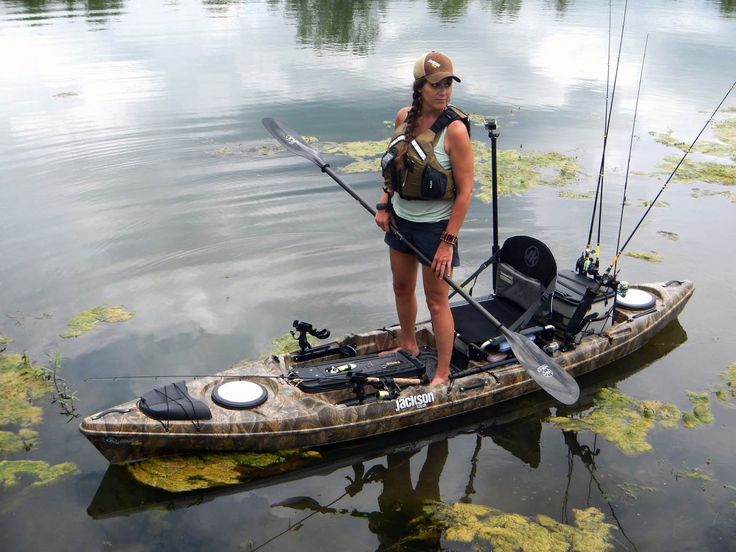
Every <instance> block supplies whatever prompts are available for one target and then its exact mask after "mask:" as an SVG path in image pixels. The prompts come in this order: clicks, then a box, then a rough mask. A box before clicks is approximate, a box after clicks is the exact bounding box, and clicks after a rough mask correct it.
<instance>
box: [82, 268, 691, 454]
mask: <svg viewBox="0 0 736 552" xmlns="http://www.w3.org/2000/svg"><path fill="white" fill-rule="evenodd" d="M632 288H634V290H638V291H639V292H640V293H642V294H644V295H645V296H646V297H648V298H649V300H650V302H649V303H648V304H645V305H638V304H637V305H627V304H626V303H625V302H624V303H622V304H619V303H617V302H615V301H613V299H611V304H610V306H609V307H606V309H604V310H605V321H604V323H602V324H601V327H597V328H595V329H594V330H589V331H585V330H581V331H579V332H577V333H576V335H575V336H574V339H572V340H571V339H570V336H567V337H568V339H563V336H562V334H563V333H564V330H565V324H564V320H567V319H568V318H569V316H568V317H566V315H565V312H564V311H565V308H566V304H565V299H566V298H565V295H564V293H563V292H560V293H558V292H557V291H556V292H555V300H556V306H555V309H554V312H552V313H550V314H551V315H552V316H556V317H557V319H558V320H557V323H556V324H555V325H554V327H553V326H545V327H543V328H539V331H538V332H536V333H535V334H534V335H535V336H536V340H537V341H536V343H537V345H539V347H540V348H543V349H544V350H545V351H546V352H547V353H548V354H549V355H550V356H551V357H552V358H553V359H554V360H555V361H556V362H557V363H558V364H559V366H560V367H561V368H562V369H563V370H564V371H565V372H567V373H569V374H570V375H571V376H573V377H578V376H581V375H583V374H585V373H588V372H591V371H593V370H596V369H598V368H600V367H603V366H605V365H607V364H610V363H611V362H613V361H615V360H617V359H620V358H622V357H624V356H626V355H628V354H630V353H632V352H634V351H636V350H637V349H639V348H641V347H642V346H643V345H645V344H646V343H647V342H648V341H649V340H651V339H652V337H654V335H656V334H657V333H658V332H660V331H661V330H662V329H664V327H665V326H667V325H668V324H669V323H670V322H672V321H673V320H674V319H675V318H677V316H678V315H679V313H680V312H681V311H682V309H683V308H684V307H685V304H686V303H687V301H688V300H689V298H690V297H691V295H692V293H693V290H694V286H693V284H692V282H689V281H670V282H667V283H656V284H641V285H637V286H632ZM608 300H609V298H608V297H604V300H603V302H604V303H605V304H608ZM461 310H462V309H456V311H455V312H456V314H455V316H456V326H462V324H461V323H460V324H458V322H457V320H458V318H459V316H460V313H461ZM587 318H588V319H590V320H588V323H589V322H590V321H591V320H594V319H597V318H601V317H599V316H592V315H591V316H589V317H587ZM560 319H562V320H563V321H560ZM531 333H533V332H531V331H530V334H531ZM398 335H399V329H398V328H396V327H393V328H387V329H382V330H376V331H371V332H367V333H362V334H353V335H347V336H345V337H343V338H341V339H339V340H336V341H334V342H331V343H330V345H329V347H326V348H327V352H328V353H330V354H328V355H325V356H319V355H317V356H316V358H309V355H305V351H304V350H301V351H295V352H294V353H291V354H287V355H283V356H278V357H272V358H269V359H268V360H266V361H253V362H245V363H242V364H239V365H237V366H235V367H233V368H231V369H229V370H226V371H224V372H221V373H219V374H215V375H212V376H208V377H201V378H195V379H191V380H188V381H182V382H177V383H174V384H169V385H165V386H163V387H160V388H158V389H153V390H151V391H150V392H149V393H146V394H144V395H143V396H142V397H140V398H138V399H135V400H132V401H129V402H127V403H124V404H121V405H118V406H115V407H113V408H110V409H107V410H104V411H102V412H98V413H96V414H93V415H91V416H88V417H86V418H85V419H84V420H83V421H82V423H81V424H80V430H81V432H82V433H83V434H84V435H85V436H86V437H87V438H88V439H89V440H90V441H91V442H92V444H93V445H94V446H95V447H97V449H98V450H99V451H100V452H101V453H102V454H103V455H104V456H105V458H107V459H108V460H109V461H110V462H111V463H114V464H117V463H127V462H134V461H137V460H142V459H145V458H149V457H154V456H162V455H167V454H180V453H185V452H193V451H234V450H251V451H277V450H284V449H290V448H302V447H319V446H323V445H330V444H335V443H340V442H346V441H355V440H363V439H368V438H372V437H375V436H379V435H383V434H387V433H390V432H395V431H400V430H404V429H408V428H412V427H417V426H420V425H424V424H429V423H432V422H436V421H439V420H443V419H447V418H450V417H452V416H456V415H460V414H465V413H468V412H471V411H475V410H479V409H483V408H487V407H490V406H493V405H495V404H498V403H501V402H503V401H509V400H511V399H514V398H517V397H521V396H523V395H527V394H530V393H534V392H536V391H539V389H540V388H539V386H538V385H537V383H535V382H534V380H532V379H531V378H530V376H529V374H528V372H527V371H526V370H525V369H524V368H523V367H522V366H521V365H520V364H519V363H517V362H516V361H515V359H514V357H513V354H512V352H511V351H509V350H508V347H506V348H505V347H504V343H503V341H499V340H495V341H494V340H492V339H488V340H486V339H484V340H483V343H481V341H480V340H477V339H476V340H475V341H472V340H471V341H468V342H467V343H466V344H465V347H463V346H462V344H460V345H459V346H458V347H457V351H456V352H455V354H454V355H453V361H452V373H453V379H452V381H451V383H450V385H447V386H439V387H431V388H430V387H428V386H427V385H426V384H425V383H424V382H426V381H427V374H428V373H429V374H430V375H431V373H432V370H433V367H434V366H433V362H434V360H435V356H434V354H433V347H434V337H433V334H432V330H431V324H429V323H424V324H420V325H418V326H417V339H418V342H419V344H420V346H421V347H422V353H421V354H420V355H419V356H418V357H413V356H411V355H408V354H406V353H403V352H395V353H392V354H387V355H378V353H379V352H381V351H387V350H391V349H393V348H395V347H397V346H398V343H399V341H398ZM561 343H562V344H563V345H564V346H562V347H560V346H559V345H560V344H561ZM305 357H306V358H305Z"/></svg>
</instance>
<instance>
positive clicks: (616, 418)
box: [548, 388, 681, 455]
mask: <svg viewBox="0 0 736 552" xmlns="http://www.w3.org/2000/svg"><path fill="white" fill-rule="evenodd" d="M680 418H681V414H680V411H679V409H678V408H677V407H676V406H675V405H673V404H669V403H662V402H660V401H653V400H649V401H637V400H635V399H633V398H631V397H627V396H626V395H624V394H623V393H621V392H620V391H618V390H617V389H609V388H603V389H601V390H599V391H598V393H596V395H595V397H594V399H593V406H592V407H591V408H590V409H589V410H587V411H585V412H583V413H581V414H578V415H577V416H576V417H563V416H554V417H551V418H549V420H548V421H549V422H551V423H553V424H554V425H555V426H557V427H559V428H560V429H562V430H563V431H590V432H593V433H597V434H599V435H601V436H602V437H603V438H604V439H606V440H607V441H610V442H611V443H613V444H614V445H616V446H617V447H618V448H619V449H620V450H621V451H623V452H624V453H626V454H630V455H633V454H641V453H644V452H649V451H651V450H652V446H651V445H650V444H649V442H648V441H647V434H648V433H649V431H650V430H651V429H653V428H654V427H655V426H656V425H657V424H659V425H660V426H662V427H675V426H676V425H677V424H678V422H679V420H680Z"/></svg>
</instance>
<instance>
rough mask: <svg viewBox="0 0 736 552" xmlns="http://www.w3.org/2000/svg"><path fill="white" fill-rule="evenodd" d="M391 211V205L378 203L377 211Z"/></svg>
mask: <svg viewBox="0 0 736 552" xmlns="http://www.w3.org/2000/svg"><path fill="white" fill-rule="evenodd" d="M389 209H391V204H390V203H376V211H388V210H389Z"/></svg>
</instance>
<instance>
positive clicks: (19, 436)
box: [0, 428, 38, 457]
mask: <svg viewBox="0 0 736 552" xmlns="http://www.w3.org/2000/svg"><path fill="white" fill-rule="evenodd" d="M37 445H38V433H37V432H36V431H33V430H32V429H27V428H21V429H20V430H19V431H18V433H13V432H12V431H0V456H3V457H6V456H9V455H11V454H15V453H18V452H22V451H24V450H25V451H28V450H31V448H33V447H35V446H37Z"/></svg>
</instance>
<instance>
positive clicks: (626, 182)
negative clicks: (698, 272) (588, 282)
mask: <svg viewBox="0 0 736 552" xmlns="http://www.w3.org/2000/svg"><path fill="white" fill-rule="evenodd" d="M648 45H649V35H647V38H646V41H645V42H644V55H643V56H642V58H641V70H640V71H639V86H638V88H637V90H636V103H635V104H634V120H633V121H632V123H631V136H630V137H629V157H628V159H627V161H626V176H625V178H624V193H623V197H622V199H621V214H620V216H619V219H618V236H617V238H616V251H618V248H619V245H620V244H621V229H622V228H623V224H624V208H625V206H626V190H627V189H628V186H629V169H630V167H631V150H632V148H633V146H634V129H635V128H636V114H637V112H638V110H639V94H640V93H641V81H642V77H643V75H644V62H645V61H646V59H647V46H648ZM614 274H615V273H614Z"/></svg>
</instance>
